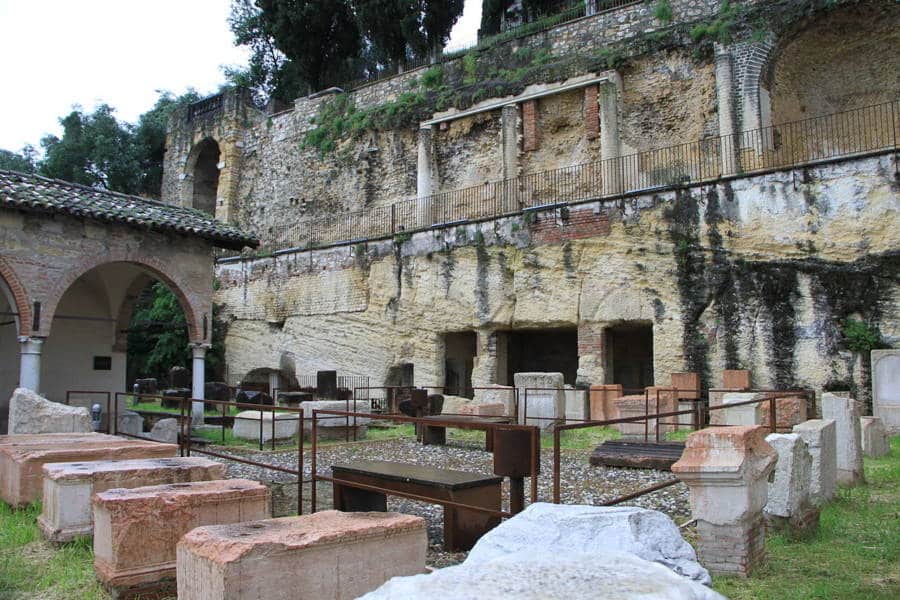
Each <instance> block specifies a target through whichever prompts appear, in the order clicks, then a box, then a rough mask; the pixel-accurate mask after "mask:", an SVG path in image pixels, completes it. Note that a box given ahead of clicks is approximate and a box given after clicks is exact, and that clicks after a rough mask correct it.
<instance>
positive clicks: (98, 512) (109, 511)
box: [93, 479, 270, 600]
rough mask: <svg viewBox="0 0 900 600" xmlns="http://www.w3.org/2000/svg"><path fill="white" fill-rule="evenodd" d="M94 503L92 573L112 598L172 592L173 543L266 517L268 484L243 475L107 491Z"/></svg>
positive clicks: (173, 583)
mask: <svg viewBox="0 0 900 600" xmlns="http://www.w3.org/2000/svg"><path fill="white" fill-rule="evenodd" d="M93 504H94V571H96V573H97V579H99V580H100V583H101V584H103V587H104V588H106V590H107V591H108V592H110V594H111V595H112V596H113V599H114V600H115V599H117V598H131V597H136V596H141V595H145V594H160V595H162V594H164V593H166V592H171V591H172V588H174V587H175V546H176V544H177V543H178V540H180V539H181V537H182V536H183V535H184V534H185V533H187V532H188V531H190V530H191V529H194V528H195V527H201V526H203V525H220V524H225V523H241V522H243V521H258V520H260V519H266V518H268V517H269V516H270V515H269V491H268V488H267V487H266V486H264V485H263V484H261V483H258V482H256V481H248V480H246V479H227V480H219V481H201V482H194V483H173V484H168V485H158V486H148V487H141V488H135V489H131V490H125V489H112V490H107V491H105V492H101V493H99V494H96V495H95V496H94V499H93ZM169 595H171V594H169ZM154 597H155V596H154Z"/></svg>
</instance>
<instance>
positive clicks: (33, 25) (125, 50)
mask: <svg viewBox="0 0 900 600" xmlns="http://www.w3.org/2000/svg"><path fill="white" fill-rule="evenodd" d="M481 1H482V0H466V4H465V10H464V12H463V16H462V17H461V18H460V21H459V22H457V24H456V26H455V27H454V30H453V32H452V34H451V38H450V43H449V44H448V48H454V47H459V46H466V45H469V44H470V43H472V42H474V40H475V36H476V32H477V31H478V26H479V23H480V21H481ZM230 6H231V0H154V1H147V0H0V74H2V82H3V85H2V86H0V148H3V149H6V150H12V151H15V152H18V151H19V150H21V148H22V147H23V146H24V145H25V144H32V145H34V146H35V147H36V148H39V144H40V139H41V138H42V137H43V136H44V135H45V134H48V133H52V134H54V135H61V131H62V130H61V128H60V126H59V118H60V117H63V116H65V115H66V114H68V113H69V112H70V111H71V110H72V107H73V106H74V105H78V106H81V107H82V108H83V109H84V110H86V111H88V112H91V111H93V109H94V108H95V107H96V106H97V105H98V104H102V103H104V102H105V103H107V104H109V105H110V106H112V107H114V108H115V109H116V113H115V114H116V117H117V118H118V119H119V120H123V121H129V122H134V121H136V120H137V117H138V116H139V115H140V114H141V113H143V112H145V111H147V110H149V109H150V108H151V107H152V106H153V104H154V103H155V102H156V98H157V96H158V93H157V90H160V91H162V90H168V91H171V92H173V93H174V94H180V93H182V92H184V91H186V90H187V89H188V88H190V87H193V88H195V89H196V90H197V91H198V92H200V93H201V94H205V93H212V92H214V91H215V90H217V89H218V87H219V84H220V83H222V81H224V76H223V74H222V67H223V66H225V65H238V64H244V63H245V62H246V60H247V52H246V50H244V49H242V48H236V47H235V46H234V45H233V43H232V39H233V38H232V35H231V31H230V30H229V29H228V22H227V18H228V13H229V8H230Z"/></svg>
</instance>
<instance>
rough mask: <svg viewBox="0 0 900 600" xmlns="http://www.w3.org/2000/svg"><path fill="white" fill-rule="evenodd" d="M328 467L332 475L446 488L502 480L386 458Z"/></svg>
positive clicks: (471, 485) (490, 483)
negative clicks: (344, 474) (357, 476)
mask: <svg viewBox="0 0 900 600" xmlns="http://www.w3.org/2000/svg"><path fill="white" fill-rule="evenodd" d="M331 470H332V472H333V473H334V477H335V478H336V479H340V473H356V474H358V475H368V476H371V477H378V478H379V479H384V480H387V481H399V482H402V483H415V484H419V485H428V486H433V487H438V488H444V489H450V490H461V489H465V488H473V487H480V486H484V485H492V484H497V483H500V482H502V481H503V478H502V477H498V476H496V475H482V474H481V473H468V472H466V471H454V470H452V469H435V468H433V467H422V466H419V465H411V464H407V463H397V462H391V461H387V460H357V461H354V462H353V464H343V465H332V466H331Z"/></svg>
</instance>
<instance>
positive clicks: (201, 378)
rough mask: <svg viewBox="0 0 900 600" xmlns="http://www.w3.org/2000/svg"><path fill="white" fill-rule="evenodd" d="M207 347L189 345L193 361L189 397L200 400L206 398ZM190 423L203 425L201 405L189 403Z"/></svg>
mask: <svg viewBox="0 0 900 600" xmlns="http://www.w3.org/2000/svg"><path fill="white" fill-rule="evenodd" d="M208 347H209V346H206V345H204V344H191V351H192V352H193V355H194V361H193V380H192V389H191V397H192V398H196V399H200V400H202V399H203V398H205V397H206V396H205V395H204V394H205V389H206V349H207V348H208ZM191 423H192V424H193V425H195V426H196V425H202V424H203V403H202V402H192V403H191Z"/></svg>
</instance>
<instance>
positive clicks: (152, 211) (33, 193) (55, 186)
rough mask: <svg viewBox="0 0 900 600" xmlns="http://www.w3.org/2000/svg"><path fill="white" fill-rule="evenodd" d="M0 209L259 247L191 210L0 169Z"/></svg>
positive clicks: (227, 245) (246, 236)
mask: <svg viewBox="0 0 900 600" xmlns="http://www.w3.org/2000/svg"><path fill="white" fill-rule="evenodd" d="M0 207H2V208H15V209H18V210H24V211H28V212H38V213H57V214H64V215H71V216H73V217H81V218H84V219H92V220H95V221H102V222H106V223H122V224H124V225H127V226H129V227H134V228H135V229H145V230H151V231H164V232H171V233H175V234H180V235H186V236H196V237H199V238H202V239H204V240H208V241H209V242H210V243H211V244H212V245H214V246H218V247H220V248H229V249H232V250H240V249H242V248H243V247H245V246H249V247H251V248H256V247H257V246H259V240H258V239H257V238H255V237H254V236H252V235H250V234H248V233H244V232H243V231H241V230H240V229H237V228H236V227H232V226H231V225H227V224H225V223H222V222H220V221H216V220H215V219H214V218H212V217H211V216H209V215H208V214H206V213H204V212H201V211H199V210H194V209H193V208H182V207H180V206H175V205H172V204H165V203H163V202H159V201H156V200H148V199H146V198H140V197H138V196H129V195H127V194H120V193H118V192H108V191H105V190H98V189H94V188H91V187H87V186H84V185H78V184H76V183H69V182H67V181H59V180H58V179H48V178H46V177H40V176H38V175H28V174H26V173H17V172H15V171H4V170H2V169H0Z"/></svg>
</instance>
